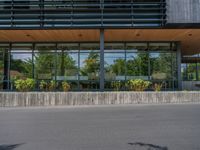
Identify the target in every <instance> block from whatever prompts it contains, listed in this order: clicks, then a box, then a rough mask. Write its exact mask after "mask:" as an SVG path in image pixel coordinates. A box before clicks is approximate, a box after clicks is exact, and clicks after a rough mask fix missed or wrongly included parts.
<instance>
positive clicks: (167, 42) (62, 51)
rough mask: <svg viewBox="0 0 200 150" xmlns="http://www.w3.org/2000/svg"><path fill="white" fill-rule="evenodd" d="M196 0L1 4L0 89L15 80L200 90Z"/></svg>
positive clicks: (17, 0)
mask: <svg viewBox="0 0 200 150" xmlns="http://www.w3.org/2000/svg"><path fill="white" fill-rule="evenodd" d="M199 53H200V1H199V0H1V1H0V83H1V85H0V88H1V90H14V86H13V81H14V79H18V78H34V79H35V80H36V81H37V86H36V89H38V86H39V82H40V81H42V80H44V81H50V80H55V81H56V82H57V83H58V84H60V83H61V82H62V81H68V82H70V84H71V87H72V90H74V91H76V90H77V91H80V90H81V91H82V90H83V91H84V90H89V91H93V90H94V91H98V90H101V91H104V90H112V89H113V87H112V83H113V82H115V81H121V83H122V87H121V88H122V90H126V87H125V83H126V81H127V80H130V79H139V78H140V79H144V80H150V81H151V82H153V83H163V85H164V86H163V90H179V89H193V88H196V89H198V86H199V85H198V81H199V80H200V55H199Z"/></svg>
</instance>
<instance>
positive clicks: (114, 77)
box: [104, 43, 126, 89]
mask: <svg viewBox="0 0 200 150" xmlns="http://www.w3.org/2000/svg"><path fill="white" fill-rule="evenodd" d="M125 66H126V60H125V50H124V44H123V43H107V44H105V54H104V68H105V71H104V73H105V74H104V76H105V88H106V89H112V88H113V87H112V83H113V82H115V81H120V82H121V83H124V81H125V74H126V67H125ZM122 88H123V87H122Z"/></svg>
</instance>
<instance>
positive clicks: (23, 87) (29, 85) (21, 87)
mask: <svg viewBox="0 0 200 150" xmlns="http://www.w3.org/2000/svg"><path fill="white" fill-rule="evenodd" d="M15 87H16V89H17V90H18V91H20V92H25V91H30V90H33V89H34V87H35V80H34V79H30V78H27V79H26V80H22V79H19V80H16V81H15Z"/></svg>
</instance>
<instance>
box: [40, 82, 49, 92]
mask: <svg viewBox="0 0 200 150" xmlns="http://www.w3.org/2000/svg"><path fill="white" fill-rule="evenodd" d="M47 85H48V84H47V82H45V81H44V80H42V81H41V82H40V85H39V87H40V90H42V91H47V88H48V86H47Z"/></svg>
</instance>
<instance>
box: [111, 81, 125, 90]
mask: <svg viewBox="0 0 200 150" xmlns="http://www.w3.org/2000/svg"><path fill="white" fill-rule="evenodd" d="M111 86H112V88H113V89H114V90H115V91H119V90H120V89H121V87H122V83H121V81H113V82H112V83H111Z"/></svg>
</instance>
